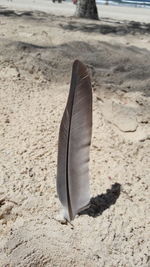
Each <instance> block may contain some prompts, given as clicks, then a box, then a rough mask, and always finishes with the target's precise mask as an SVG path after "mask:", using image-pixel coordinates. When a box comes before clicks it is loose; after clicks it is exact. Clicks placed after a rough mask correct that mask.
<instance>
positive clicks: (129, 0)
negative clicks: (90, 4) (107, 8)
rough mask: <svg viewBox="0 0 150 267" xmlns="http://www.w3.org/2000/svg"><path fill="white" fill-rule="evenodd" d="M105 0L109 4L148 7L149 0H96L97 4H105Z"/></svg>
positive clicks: (149, 5)
mask: <svg viewBox="0 0 150 267" xmlns="http://www.w3.org/2000/svg"><path fill="white" fill-rule="evenodd" d="M106 1H107V2H108V4H110V5H117V6H118V5H120V6H133V7H147V8H150V0H146V1H145V0H144V1H143V0H110V1H109V0H96V2H97V4H105V3H106Z"/></svg>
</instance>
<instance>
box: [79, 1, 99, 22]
mask: <svg viewBox="0 0 150 267" xmlns="http://www.w3.org/2000/svg"><path fill="white" fill-rule="evenodd" d="M76 16H77V17H80V18H88V19H98V11H97V7H96V2H95V0H78V2H77V8H76Z"/></svg>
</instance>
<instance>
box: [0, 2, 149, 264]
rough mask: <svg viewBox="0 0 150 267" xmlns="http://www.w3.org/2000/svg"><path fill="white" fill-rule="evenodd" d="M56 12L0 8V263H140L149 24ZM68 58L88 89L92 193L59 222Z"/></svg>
mask: <svg viewBox="0 0 150 267" xmlns="http://www.w3.org/2000/svg"><path fill="white" fill-rule="evenodd" d="M11 4H12V2H11ZM51 8H52V6H51ZM52 9H53V8H52ZM61 12H62V16H59V17H58V16H54V15H52V14H46V13H43V12H38V11H36V12H35V11H34V12H33V11H31V10H28V11H27V10H26V11H19V10H17V11H15V10H13V9H10V8H9V10H8V9H5V8H2V7H1V8H0V237H1V238H0V266H1V267H4V266H5V267H6V266H10V267H26V266H27V267H34V266H46V267H50V266H62V267H65V266H66V267H68V266H78V267H82V266H86V267H93V266H94V267H95V266H98V267H99V266H101V267H104V266H105V267H125V266H126V267H134V266H138V267H148V266H149V264H150V256H149V245H150V243H149V240H150V238H149V230H150V229H149V214H150V207H149V173H150V36H149V33H150V26H149V24H144V23H141V24H140V23H135V22H130V21H118V20H112V18H111V19H110V18H108V19H106V18H105V19H102V20H101V21H99V22H94V21H90V20H87V21H86V20H79V19H76V18H73V17H65V16H64V14H65V12H64V13H63V9H62V10H61ZM76 58H78V59H80V60H82V61H83V62H84V63H85V64H87V66H88V69H89V72H90V74H91V79H92V86H93V137H92V145H91V157H90V159H91V160H90V176H91V179H90V188H91V197H92V198H91V207H90V208H89V209H88V210H86V211H85V212H84V213H83V214H82V215H80V216H78V217H77V218H75V220H74V221H73V222H72V224H73V225H69V224H68V225H62V224H60V223H59V222H58V221H57V220H56V217H57V214H58V213H59V210H60V203H59V200H58V197H57V193H56V186H55V182H56V167H57V162H56V159H57V139H58V129H59V123H60V120H61V116H62V112H63V110H64V107H65V103H66V99H67V96H68V90H69V83H70V75H71V67H72V63H73V61H74V60H75V59H76Z"/></svg>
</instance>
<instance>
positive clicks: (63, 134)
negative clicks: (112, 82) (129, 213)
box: [57, 60, 92, 221]
mask: <svg viewBox="0 0 150 267" xmlns="http://www.w3.org/2000/svg"><path fill="white" fill-rule="evenodd" d="M91 135H92V88H91V81H90V77H89V75H88V72H87V69H86V67H85V65H84V64H83V63H81V62H80V61H79V60H75V62H74V63H73V68H72V78H71V85H70V92H69V96H68V100H67V105H66V108H65V111H64V114H63V117H62V121H61V124H60V130H59V141H58V162H57V192H58V196H59V199H60V202H61V204H62V206H63V208H64V211H65V214H64V217H65V218H66V219H67V220H68V221H71V220H73V219H74V217H75V215H76V214H77V213H78V212H79V211H81V210H82V209H84V207H86V206H87V205H88V204H89V201H90V190H89V167H88V163H89V150H90V143H91Z"/></svg>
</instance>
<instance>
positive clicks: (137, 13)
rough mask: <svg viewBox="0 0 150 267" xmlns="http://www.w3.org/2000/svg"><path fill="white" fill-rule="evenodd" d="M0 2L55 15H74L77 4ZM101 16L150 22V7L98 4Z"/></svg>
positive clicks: (32, 0)
mask: <svg viewBox="0 0 150 267" xmlns="http://www.w3.org/2000/svg"><path fill="white" fill-rule="evenodd" d="M0 4H1V5H3V6H5V7H8V8H17V9H18V8H19V9H20V10H21V9H24V10H28V9H30V10H39V11H43V12H47V13H51V14H53V15H63V16H73V15H74V14H75V9H76V6H75V5H73V4H72V3H69V2H67V3H66V2H63V3H62V4H61V5H60V4H59V3H52V0H0ZM97 8H98V13H99V17H100V18H112V19H117V20H123V19H124V20H133V21H138V22H145V23H150V9H148V8H133V7H128V6H124V7H122V6H111V5H108V6H106V5H97Z"/></svg>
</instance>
